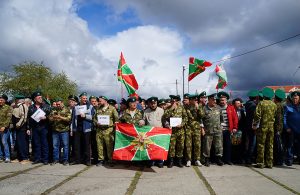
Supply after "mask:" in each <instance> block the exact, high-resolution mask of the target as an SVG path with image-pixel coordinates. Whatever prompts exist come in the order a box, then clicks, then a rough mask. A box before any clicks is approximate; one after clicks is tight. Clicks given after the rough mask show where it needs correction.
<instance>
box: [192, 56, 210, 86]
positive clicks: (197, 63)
mask: <svg viewBox="0 0 300 195" xmlns="http://www.w3.org/2000/svg"><path fill="white" fill-rule="evenodd" d="M211 65H212V63H210V62H208V61H205V60H199V59H197V58H194V57H190V59H189V78H188V81H191V80H192V79H193V78H195V77H196V76H197V75H198V74H200V73H202V72H204V71H205V69H206V67H209V66H211Z"/></svg>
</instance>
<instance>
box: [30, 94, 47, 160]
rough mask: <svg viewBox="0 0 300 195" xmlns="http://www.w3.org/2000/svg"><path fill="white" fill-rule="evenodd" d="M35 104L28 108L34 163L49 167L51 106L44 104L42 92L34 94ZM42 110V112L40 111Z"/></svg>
mask: <svg viewBox="0 0 300 195" xmlns="http://www.w3.org/2000/svg"><path fill="white" fill-rule="evenodd" d="M32 99H33V101H34V104H33V105H31V106H30V107H29V108H28V118H29V128H30V129H31V130H32V141H33V145H34V148H33V151H34V162H33V164H37V163H41V162H42V163H44V165H47V164H48V162H49V145H48V128H49V121H48V116H49V114H50V111H51V108H50V106H49V105H47V104H45V103H44V102H43V97H42V94H41V92H38V91H37V92H34V93H33V94H32ZM40 110H42V111H40ZM38 112H39V113H44V114H43V115H39V118H36V119H33V118H32V117H31V116H33V115H37V113H38Z"/></svg>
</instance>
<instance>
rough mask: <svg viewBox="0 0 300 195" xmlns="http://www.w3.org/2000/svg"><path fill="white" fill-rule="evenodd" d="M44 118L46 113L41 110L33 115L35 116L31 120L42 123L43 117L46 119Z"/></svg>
mask: <svg viewBox="0 0 300 195" xmlns="http://www.w3.org/2000/svg"><path fill="white" fill-rule="evenodd" d="M44 116H46V113H45V112H44V111H43V110H42V109H40V108H39V109H37V110H36V111H35V113H33V115H31V118H32V119H33V120H35V121H36V122H37V123H38V122H40V120H41V117H44Z"/></svg>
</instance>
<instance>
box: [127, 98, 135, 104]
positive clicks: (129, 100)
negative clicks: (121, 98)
mask: <svg viewBox="0 0 300 195" xmlns="http://www.w3.org/2000/svg"><path fill="white" fill-rule="evenodd" d="M130 102H136V97H130V98H128V99H127V103H130Z"/></svg>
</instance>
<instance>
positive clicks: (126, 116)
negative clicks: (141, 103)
mask: <svg viewBox="0 0 300 195" xmlns="http://www.w3.org/2000/svg"><path fill="white" fill-rule="evenodd" d="M140 120H143V112H142V111H140V110H138V109H135V113H134V115H133V117H131V114H130V111H129V109H126V110H125V111H124V113H123V115H122V116H121V118H120V122H122V123H129V124H134V125H138V124H139V121H140Z"/></svg>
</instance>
